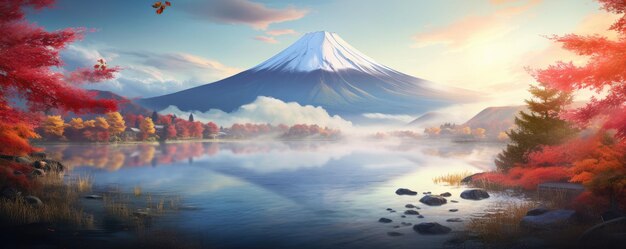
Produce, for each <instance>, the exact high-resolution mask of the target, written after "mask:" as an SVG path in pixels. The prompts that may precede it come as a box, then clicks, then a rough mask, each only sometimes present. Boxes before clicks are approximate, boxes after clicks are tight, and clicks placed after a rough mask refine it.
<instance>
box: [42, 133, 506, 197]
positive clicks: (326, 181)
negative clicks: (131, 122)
mask: <svg viewBox="0 0 626 249" xmlns="http://www.w3.org/2000/svg"><path fill="white" fill-rule="evenodd" d="M498 150H499V148H496V147H493V148H492V147H490V146H487V145H484V144H474V145H471V146H468V145H458V144H450V143H440V144H429V145H419V144H404V143H400V144H375V145H374V144H361V143H353V144H346V143H344V142H307V141H297V142H271V141H263V142H245V143H244V142H234V143H210V142H205V143H202V142H189V143H172V144H163V145H150V144H130V145H119V146H109V145H88V146H84V145H82V146H67V145H61V146H48V147H47V148H46V151H47V152H48V153H49V155H50V156H51V157H53V158H56V159H61V160H63V161H64V162H66V163H68V165H71V166H72V167H74V168H82V170H95V171H97V172H93V173H94V174H99V175H100V176H102V177H104V178H102V179H101V181H104V182H107V181H108V182H115V181H118V180H121V178H120V174H122V175H127V174H131V175H133V176H128V178H129V179H126V178H124V179H126V181H129V182H132V181H133V180H135V181H137V180H138V181H141V182H142V183H143V184H146V185H149V186H158V185H159V184H161V183H163V182H171V181H183V182H182V183H176V186H173V187H172V188H176V189H182V190H184V189H185V188H189V187H191V186H188V184H190V183H188V182H187V181H198V178H202V177H197V176H194V177H190V178H189V179H188V180H184V179H185V174H199V175H203V174H208V173H207V172H209V171H210V172H215V173H217V174H219V175H222V176H223V177H220V178H219V179H217V178H216V179H205V180H206V181H217V180H219V181H220V182H219V183H215V184H198V183H194V185H193V189H191V190H190V191H193V192H194V193H196V192H198V191H199V192H202V191H203V190H202V189H204V188H211V189H216V190H217V189H220V188H223V187H228V186H237V185H238V184H240V183H241V182H248V183H251V184H253V185H256V186H259V187H260V188H263V189H265V190H268V191H271V192H272V193H275V194H276V195H279V196H282V197H284V198H287V199H290V200H293V201H295V202H297V203H306V204H307V205H316V204H321V203H323V202H324V201H327V200H328V199H334V200H336V199H337V198H339V197H340V196H342V195H349V194H354V193H355V192H358V191H359V190H360V189H365V188H367V187H370V186H371V185H372V184H383V183H387V182H389V181H391V180H393V179H396V178H397V177H399V176H404V175H407V174H409V173H412V172H414V171H416V170H417V169H418V168H420V167H422V166H431V167H432V166H437V165H441V163H442V162H443V164H448V163H450V164H455V165H459V161H464V162H466V163H469V164H471V165H474V166H476V167H479V168H481V169H489V166H485V165H488V164H489V162H487V161H489V160H491V158H492V156H493V154H495V153H497V152H498ZM190 158H193V160H192V161H193V163H192V164H193V165H189V163H188V161H190V160H189V159H190ZM433 162H436V163H435V164H433ZM161 165H171V167H161ZM461 165H463V164H461ZM153 166H158V167H157V168H156V169H153V168H152V167H153ZM163 168H168V169H163ZM122 169H123V170H124V172H120V173H108V172H107V171H118V170H122ZM108 174H112V176H109V175H108ZM209 175H215V174H209ZM394 187H395V186H394ZM310 188H316V191H310V190H309V189H310ZM320 193H322V194H321V195H320ZM328 195H332V197H331V196H328Z"/></svg>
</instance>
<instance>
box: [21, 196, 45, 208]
mask: <svg viewBox="0 0 626 249" xmlns="http://www.w3.org/2000/svg"><path fill="white" fill-rule="evenodd" d="M24 201H26V203H28V204H30V205H31V206H33V207H36V208H38V207H41V206H43V202H41V200H40V199H39V198H37V197H36V196H32V195H29V196H26V197H24Z"/></svg>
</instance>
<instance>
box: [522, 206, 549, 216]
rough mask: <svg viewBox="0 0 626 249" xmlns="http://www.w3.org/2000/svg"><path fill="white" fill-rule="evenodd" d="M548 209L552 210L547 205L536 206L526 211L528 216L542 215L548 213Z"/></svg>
mask: <svg viewBox="0 0 626 249" xmlns="http://www.w3.org/2000/svg"><path fill="white" fill-rule="evenodd" d="M548 211H550V209H547V208H545V207H536V208H533V209H531V210H528V212H526V216H537V215H542V214H545V213H547V212H548Z"/></svg>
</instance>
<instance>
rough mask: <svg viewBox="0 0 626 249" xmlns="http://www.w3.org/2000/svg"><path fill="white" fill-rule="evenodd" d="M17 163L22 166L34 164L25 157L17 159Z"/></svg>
mask: <svg viewBox="0 0 626 249" xmlns="http://www.w3.org/2000/svg"><path fill="white" fill-rule="evenodd" d="M15 162H17V163H21V164H28V165H30V164H32V163H33V162H32V161H31V160H30V159H28V158H27V157H23V156H18V157H16V158H15Z"/></svg>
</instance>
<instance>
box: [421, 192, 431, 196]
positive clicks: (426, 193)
mask: <svg viewBox="0 0 626 249" xmlns="http://www.w3.org/2000/svg"><path fill="white" fill-rule="evenodd" d="M422 194H425V195H429V194H432V192H422Z"/></svg>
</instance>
